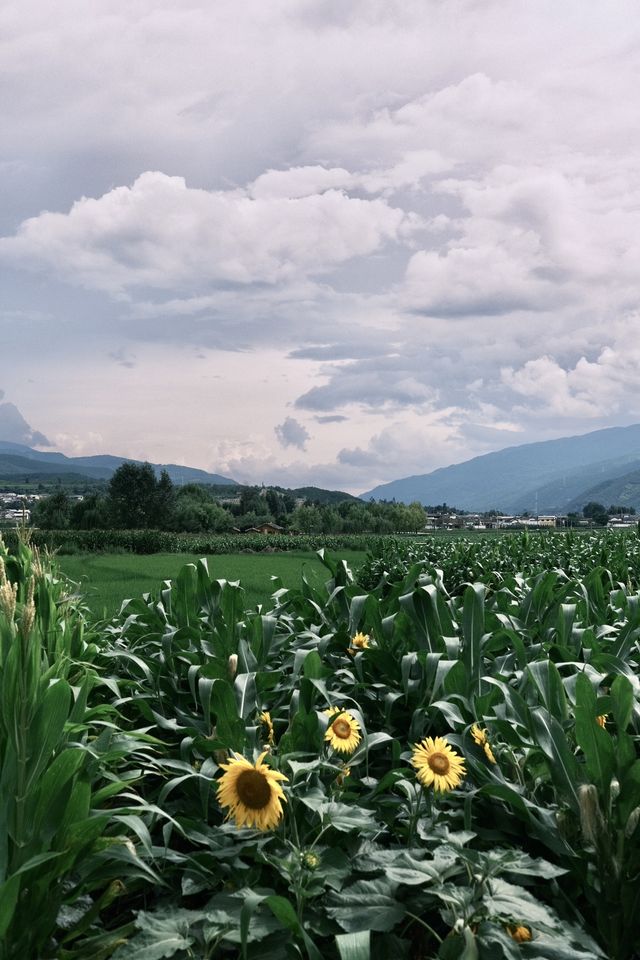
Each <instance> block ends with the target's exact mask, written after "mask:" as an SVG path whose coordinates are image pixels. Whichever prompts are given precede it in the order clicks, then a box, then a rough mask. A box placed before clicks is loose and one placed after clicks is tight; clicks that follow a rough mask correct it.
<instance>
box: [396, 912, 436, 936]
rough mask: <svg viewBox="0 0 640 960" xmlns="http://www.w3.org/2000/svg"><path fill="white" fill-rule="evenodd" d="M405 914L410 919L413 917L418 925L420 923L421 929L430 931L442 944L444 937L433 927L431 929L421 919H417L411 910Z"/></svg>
mask: <svg viewBox="0 0 640 960" xmlns="http://www.w3.org/2000/svg"><path fill="white" fill-rule="evenodd" d="M405 913H406V915H407V916H408V917H411V919H412V920H415V921H416V923H419V924H420V926H421V927H424V928H425V930H428V931H429V933H430V934H431V936H432V937H435V938H436V940H437V941H438V943H442V937H440V936H438V934H437V933H436V932H435V930H434V929H433V927H430V926H429V924H428V923H426V922H425V921H424V920H423V919H422V918H421V917H417V916H416V915H415V913H411V912H410V911H409V910H405Z"/></svg>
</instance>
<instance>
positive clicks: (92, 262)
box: [0, 172, 407, 294]
mask: <svg viewBox="0 0 640 960" xmlns="http://www.w3.org/2000/svg"><path fill="white" fill-rule="evenodd" d="M406 222H407V217H406V215H405V214H404V213H403V211H402V210H400V209H397V208H394V207H391V206H389V205H388V204H387V203H386V202H385V201H384V200H380V199H374V200H363V199H359V198H357V197H349V196H347V195H346V194H344V193H342V192H340V191H337V190H328V191H327V192H325V193H323V194H313V195H311V196H302V197H298V198H296V199H289V198H286V197H285V198H282V197H271V196H268V197H259V198H253V197H250V196H248V195H247V194H246V193H245V192H244V191H240V190H228V191H222V190H217V191H211V190H201V189H195V188H193V187H188V186H187V184H186V182H185V180H184V178H183V177H170V176H166V175H165V174H163V173H159V172H147V173H144V174H142V175H141V176H140V177H138V178H137V179H136V181H135V182H134V183H133V184H132V186H131V187H116V188H115V189H114V190H111V191H110V192H109V193H106V194H104V195H103V196H101V197H98V198H97V199H92V198H87V197H83V198H82V199H81V200H78V201H76V202H75V203H74V204H73V206H72V208H71V210H70V211H69V213H68V214H61V213H50V212H45V213H42V214H40V215H39V216H38V217H33V218H30V219H29V220H26V221H24V222H23V223H22V224H21V225H20V228H19V230H18V231H17V233H16V234H15V236H13V237H5V238H3V239H1V240H0V257H4V258H8V259H10V260H12V261H16V262H18V263H24V264H26V265H36V266H37V265H42V266H45V267H48V268H49V269H52V270H54V271H56V272H58V273H59V274H60V275H62V276H63V277H65V279H67V280H69V281H71V282H73V283H77V284H80V285H83V286H87V287H90V288H94V289H98V290H104V291H106V292H109V293H112V294H121V293H123V292H125V291H126V290H128V289H129V288H131V287H134V288H136V287H137V288H142V287H152V288H157V289H160V290H176V289H177V290H183V289H192V288H193V287H194V286H196V287H201V288H202V287H205V288H206V286H207V285H210V284H222V285H224V284H237V285H240V286H245V285H248V284H257V283H266V284H275V283H279V282H283V281H290V280H292V279H295V278H297V277H299V276H302V277H303V276H305V275H307V274H308V275H318V274H322V273H325V272H326V271H328V270H330V269H331V268H332V267H333V266H335V265H336V264H341V263H343V262H345V261H347V260H349V259H351V258H352V257H358V256H365V255H367V254H371V253H373V252H375V251H376V250H378V249H379V248H380V247H381V246H382V245H383V244H384V243H385V242H387V241H391V240H395V239H397V238H398V236H399V234H400V231H401V229H402V227H403V224H405V223H406Z"/></svg>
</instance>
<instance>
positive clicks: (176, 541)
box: [3, 530, 379, 555]
mask: <svg viewBox="0 0 640 960" xmlns="http://www.w3.org/2000/svg"><path fill="white" fill-rule="evenodd" d="M3 536H4V539H5V542H6V543H7V545H8V546H11V547H15V546H16V545H17V543H18V540H19V536H20V534H19V532H18V531H17V530H12V531H6V532H4V533H3ZM30 536H31V542H32V543H33V544H34V545H35V546H38V547H47V548H48V549H50V550H57V551H59V552H60V553H85V552H91V553H92V552H96V553H99V552H123V551H128V552H131V553H140V554H145V553H147V554H148V553H201V554H208V555H211V554H217V553H239V552H243V551H246V552H255V553H258V552H262V551H267V552H271V551H276V550H277V551H286V550H320V549H321V548H322V547H325V548H326V549H328V550H332V551H339V550H368V549H369V547H370V546H372V545H373V544H374V543H375V542H377V540H378V539H379V538H377V537H372V536H366V535H360V534H341V535H325V534H318V535H306V534H305V535H303V534H286V535H285V534H264V533H255V534H252V533H242V534H211V533H170V532H166V531H162V530H34V531H32V532H31V534H30Z"/></svg>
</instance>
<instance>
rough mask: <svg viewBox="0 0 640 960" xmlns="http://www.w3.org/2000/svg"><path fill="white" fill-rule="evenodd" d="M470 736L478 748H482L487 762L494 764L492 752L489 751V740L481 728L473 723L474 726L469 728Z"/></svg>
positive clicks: (494, 759)
mask: <svg viewBox="0 0 640 960" xmlns="http://www.w3.org/2000/svg"><path fill="white" fill-rule="evenodd" d="M471 736H472V737H473V739H474V740H475V742H476V743H477V744H478V746H479V747H482V749H483V750H484V755H485V757H486V758H487V760H488V761H489V762H490V763H496V762H497V761H496V758H495V757H494V755H493V750H492V749H491V746H490V744H489V740H488V738H487V731H486V730H483V729H482V727H479V726H478V724H477V723H474V725H473V726H472V727H471Z"/></svg>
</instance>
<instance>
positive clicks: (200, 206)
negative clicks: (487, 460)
mask: <svg viewBox="0 0 640 960" xmlns="http://www.w3.org/2000/svg"><path fill="white" fill-rule="evenodd" d="M26 3H27V6H26V8H25V5H24V3H21V4H18V3H17V0H8V5H7V9H6V12H5V21H4V24H3V26H4V28H5V33H6V36H7V38H8V43H7V45H6V46H7V49H6V54H7V55H6V57H5V58H4V61H3V70H4V71H5V76H6V79H7V82H8V85H9V86H10V88H11V91H12V95H11V96H10V97H7V98H5V102H4V103H3V131H4V132H5V139H6V140H7V142H8V143H10V144H11V149H12V157H11V158H9V159H8V161H7V162H6V163H4V164H3V166H2V174H3V175H2V177H1V178H0V193H1V194H2V197H3V203H2V204H0V210H1V211H2V214H1V215H2V218H3V219H2V225H0V232H2V234H3V235H4V236H3V238H2V239H0V259H1V260H2V262H3V265H4V266H5V267H7V268H8V269H7V277H8V283H7V284H6V285H4V286H3V293H6V294H7V296H6V307H5V308H4V312H3V313H2V316H0V323H2V325H3V338H2V342H3V359H4V356H5V355H6V356H7V357H9V358H10V359H11V360H12V363H11V376H12V377H13V380H12V381H9V380H7V381H5V386H8V387H10V389H11V395H12V396H14V395H15V388H16V385H17V384H19V383H20V382H21V381H22V382H24V381H25V377H24V376H23V374H24V373H25V371H26V370H27V369H29V365H31V367H32V368H33V375H34V376H37V378H38V379H40V380H42V378H43V377H44V378H46V375H47V372H46V369H45V364H46V363H48V362H50V356H51V353H50V350H49V349H48V348H49V346H55V348H56V357H59V358H60V359H59V362H60V377H59V378H58V379H59V382H62V383H64V384H69V387H68V390H69V392H71V391H72V390H73V384H74V383H77V380H78V377H79V375H80V373H79V371H81V370H82V369H83V368H85V367H86V357H85V356H82V357H81V351H82V349H83V347H82V345H81V344H82V343H83V342H84V344H85V347H84V349H85V350H86V351H87V352H89V351H90V349H91V346H92V345H95V350H94V352H95V353H96V354H98V355H99V357H100V360H101V363H102V366H101V368H100V369H99V370H98V369H96V377H98V376H100V375H103V376H104V377H105V378H107V379H109V381H110V382H111V383H112V384H113V390H112V393H113V395H120V394H121V392H122V381H123V379H127V380H133V378H132V377H130V376H129V374H128V373H127V372H126V371H123V370H122V369H121V367H122V365H123V364H124V365H125V366H126V365H127V364H128V363H131V362H132V359H131V358H132V357H138V358H140V360H139V362H138V366H137V369H136V378H138V377H140V378H142V377H143V375H144V374H143V368H144V369H146V368H145V366H144V362H143V357H144V347H145V346H149V345H153V346H155V345H159V352H160V353H161V354H162V357H163V359H162V361H159V362H158V369H159V370H161V369H165V367H163V364H165V365H166V367H167V368H170V369H173V366H172V365H173V364H175V354H176V352H177V350H178V349H179V348H180V347H181V346H182V345H184V344H188V345H189V346H190V347H191V348H193V347H196V348H201V347H202V348H214V347H215V348H219V349H220V350H225V351H227V356H228V357H229V358H231V357H233V366H234V370H236V368H238V370H239V371H240V372H239V373H238V376H239V377H240V378H241V379H242V375H243V373H244V375H245V377H246V370H244V371H243V369H242V368H243V366H244V367H246V368H249V367H251V370H252V371H253V370H264V374H262V373H261V375H263V376H264V378H265V379H267V378H269V377H271V378H272V382H271V384H270V385H269V390H270V392H271V393H272V394H274V393H276V392H277V391H276V389H275V388H276V387H277V388H278V389H279V391H280V392H278V401H277V405H276V404H275V403H274V406H273V408H270V413H269V416H268V417H267V416H264V411H263V409H262V408H260V414H261V416H260V418H258V417H257V416H256V408H257V407H256V405H257V404H258V403H259V402H261V401H258V400H255V399H252V398H251V397H249V396H247V398H246V411H245V412H244V413H243V410H237V411H234V427H233V429H234V430H235V431H236V432H237V433H239V435H241V436H246V435H247V433H252V448H251V450H247V449H244V448H243V449H242V450H237V451H236V453H231V452H230V453H229V454H228V459H229V461H230V462H233V463H235V464H236V465H237V466H238V469H239V470H243V471H245V473H244V474H243V475H244V476H245V477H249V473H250V471H251V470H254V471H255V474H256V477H257V478H260V475H261V471H262V467H261V463H262V464H264V469H265V470H266V469H267V467H268V468H269V470H273V471H274V476H275V475H280V474H278V473H277V471H278V469H279V468H280V466H282V465H281V464H280V465H279V464H278V463H277V462H276V461H275V460H273V459H269V457H271V458H273V457H275V454H274V453H273V446H274V444H273V433H272V431H273V429H274V424H276V423H277V421H278V419H281V416H282V414H281V411H282V409H285V408H287V405H290V406H289V409H293V410H294V411H296V410H297V411H309V415H310V416H313V418H314V420H315V421H316V422H317V423H321V424H322V425H323V429H322V430H321V431H314V433H317V434H318V436H314V437H313V438H304V437H303V438H302V439H300V434H298V445H297V444H296V443H295V442H289V443H288V445H286V444H283V441H282V438H280V448H281V449H279V450H278V454H279V456H280V457H281V458H285V455H286V456H289V455H291V456H293V455H296V456H297V450H298V449H300V450H302V449H304V452H305V454H306V457H305V458H302V457H300V458H299V462H298V461H297V462H296V463H297V466H295V470H296V471H297V476H298V477H299V478H302V477H303V476H307V474H305V470H307V468H309V469H311V468H310V467H309V464H308V463H306V460H307V459H311V458H313V459H314V461H315V466H314V467H313V469H316V470H317V471H318V474H317V477H318V479H319V478H320V477H322V478H324V480H325V481H328V480H329V479H330V478H331V477H333V481H334V482H336V483H339V478H340V477H343V478H346V482H347V483H348V484H349V486H350V488H351V489H353V488H355V487H357V486H358V479H357V477H358V470H360V471H366V472H367V484H368V483H369V479H371V480H372V481H373V480H374V479H375V481H379V480H382V479H389V478H391V477H393V476H394V475H395V476H397V475H398V474H399V473H401V472H404V471H405V470H407V471H408V470H413V471H415V472H421V471H422V470H424V469H427V468H428V466H429V465H434V464H437V462H438V460H439V461H440V462H441V463H445V462H451V461H452V460H453V459H462V458H464V456H465V455H473V454H474V453H477V452H483V449H484V448H485V447H487V446H491V445H494V446H495V445H500V444H502V445H506V444H507V443H508V442H511V441H512V439H513V437H518V438H523V437H526V439H540V438H543V437H544V436H546V435H553V434H554V432H555V434H556V435H557V434H558V432H559V431H560V432H564V431H566V432H573V433H575V432H580V431H581V430H586V429H590V428H592V427H594V426H595V425H598V426H601V425H607V423H616V422H620V421H621V420H623V419H625V418H629V417H633V416H638V415H640V409H638V399H637V397H638V390H637V382H638V379H637V378H638V373H639V372H640V371H639V369H638V365H639V364H638V360H639V358H638V356H637V354H636V350H635V347H634V344H635V342H636V340H637V331H638V323H639V321H638V316H637V313H636V312H635V311H636V310H637V304H638V302H639V301H640V283H639V281H638V275H637V263H638V259H639V254H640V249H639V246H640V241H638V239H637V238H638V237H640V187H638V184H639V183H640V164H639V162H638V156H640V128H639V127H638V125H637V123H636V122H635V119H636V113H637V109H636V103H635V98H634V95H633V91H634V90H635V86H636V78H637V71H638V69H639V67H640V53H639V51H640V47H638V44H637V43H636V41H635V37H634V34H633V30H632V29H631V28H630V27H629V24H630V23H633V22H634V20H633V17H634V14H635V13H636V8H635V3H634V2H632V0H620V2H619V3H617V4H616V5H615V9H614V10H613V11H612V10H611V9H609V8H607V9H606V10H605V9H604V7H600V6H599V5H595V4H593V5H585V4H584V3H580V2H579V0H568V3H567V4H566V5H562V7H561V8H559V7H558V4H557V3H553V2H552V0H541V2H540V3H538V4H535V5H530V6H527V7H526V9H524V8H523V5H522V4H521V3H518V2H516V0H505V2H501V3H497V2H493V0H491V2H483V3H478V2H477V0H456V2H455V3H449V4H445V3H442V2H440V0H402V2H401V0H397V2H396V0H389V2H378V0H354V2H353V3H350V4H346V5H345V4H344V3H339V2H337V0H336V2H334V0H301V2H291V0H273V2H272V3H270V4H264V3H262V2H260V0H249V2H247V3H246V4H245V5H241V6H240V7H238V5H237V4H234V3H233V2H232V0H219V2H218V3H216V12H215V16H214V15H212V12H211V8H210V6H207V5H203V4H201V3H198V2H191V0H186V2H185V3H181V4H178V3H177V2H175V0H167V2H163V3H161V4H158V3H157V2H154V0H140V2H137V3H136V4H135V10H134V9H132V6H131V4H128V3H126V2H125V0H113V2H112V3H110V4H109V9H108V11H107V10H100V11H98V12H96V10H95V9H93V8H89V7H87V5H86V4H83V3H82V2H81V0H70V2H69V3H68V4H65V5H63V7H62V8H58V7H55V8H54V7H51V5H47V4H45V3H44V0H26ZM630 29H631V32H630ZM25 63H29V64H31V65H34V66H32V67H30V69H29V70H25V68H24V64H25ZM398 63H402V70H398ZM45 77H46V78H47V85H46V96H44V97H43V96H42V89H43V78H45ZM275 92H277V96H275ZM154 171H163V172H154ZM41 211H45V212H41ZM14 268H15V269H14ZM25 269H26V270H28V271H31V270H33V271H39V272H40V275H39V276H38V277H37V281H36V282H33V277H32V276H30V275H29V274H25V273H24V270H25ZM61 281H62V282H61ZM79 287H84V288H85V289H84V290H80V289H78V288H79ZM43 304H44V305H45V307H46V310H44V311H43V309H42V307H43ZM92 307H96V309H92ZM83 328H84V329H85V330H86V336H85V337H84V338H81V337H78V335H77V334H78V330H79V329H83ZM36 342H37V343H38V344H41V345H45V344H46V346H47V349H43V350H42V351H41V353H42V356H40V355H38V352H37V351H34V350H33V349H28V348H27V346H26V344H27V343H30V344H33V343H36ZM267 347H268V348H269V349H271V350H273V351H275V352H276V353H277V354H278V357H279V358H280V360H281V361H282V363H281V365H280V364H279V365H278V372H277V373H276V372H274V370H273V368H272V367H270V368H269V369H267V366H268V365H267V364H264V363H263V364H260V362H259V353H260V351H264V350H265V349H267ZM230 351H234V353H233V354H231V353H230ZM109 356H110V360H111V361H115V362H110V361H109V359H108V358H109ZM81 361H82V362H81ZM57 362H58V361H57ZM154 370H155V368H154ZM285 371H286V372H285ZM29 375H31V373H30V374H29ZM147 375H149V374H147ZM149 376H150V375H149ZM154 376H156V374H155V373H154ZM118 378H120V379H118ZM162 379H163V378H162V377H161V376H158V380H159V381H162ZM263 386H265V390H266V389H267V385H263ZM145 387H146V388H147V392H148V387H149V381H146V382H144V383H143V382H142V381H141V383H140V389H141V391H142V390H143V389H144V388H145ZM118 391H120V393H118ZM63 393H64V390H63V389H58V388H55V389H51V390H49V392H48V399H47V403H48V409H50V411H51V416H52V418H53V417H55V416H57V417H58V420H59V424H60V427H61V428H63V429H64V431H65V435H68V436H79V434H80V432H81V431H80V428H79V427H78V426H77V424H76V425H74V423H73V422H72V421H73V420H74V418H75V419H76V421H77V420H78V419H79V418H80V413H79V412H78V409H77V405H74V403H73V402H71V401H67V402H66V404H65V402H64V401H63V400H62V399H61V397H62V395H63ZM261 396H264V395H261ZM18 402H19V403H21V402H22V401H21V399H20V398H18ZM186 403H187V401H186V400H184V399H183V400H182V401H181V404H176V405H175V409H174V412H173V415H174V416H175V425H176V426H175V427H174V430H173V434H174V436H177V435H178V432H179V429H178V427H179V425H180V424H181V423H182V422H184V420H185V417H184V410H185V409H186V407H185V404H186ZM56 404H57V408H56ZM29 409H33V402H32V401H30V407H29ZM209 409H213V410H215V411H216V413H215V414H212V415H211V416H212V418H214V417H217V419H216V420H215V423H214V422H213V421H212V422H211V423H209V422H208V423H207V430H208V431H211V433H215V435H216V437H217V438H218V441H219V442H220V443H222V442H223V441H222V440H221V439H220V438H222V437H225V436H226V433H227V432H228V431H229V429H230V428H229V426H228V422H229V418H228V417H226V419H225V412H224V404H222V403H218V404H216V397H213V396H212V397H209ZM56 410H57V413H56ZM218 411H219V412H218ZM345 411H346V413H345ZM347 414H348V419H346V415H347ZM439 414H441V415H442V417H441V419H440V420H438V415H439ZM95 415H96V416H98V415H100V416H101V417H102V420H101V422H100V423H99V424H96V425H95V429H96V430H98V429H99V430H100V433H101V434H102V435H103V437H104V443H105V444H108V443H109V436H113V430H114V427H113V425H112V420H113V418H112V417H111V416H110V411H109V410H108V409H106V410H105V411H103V412H102V413H99V411H98V410H97V408H96V414H95ZM242 417H244V421H243V424H241V423H240V421H241V420H242ZM416 418H419V419H420V418H422V421H423V425H424V427H425V430H426V429H427V428H428V431H429V432H428V435H427V434H426V433H425V434H422V433H421V432H420V427H419V426H418V425H417V424H416V422H415V420H416ZM425 418H426V419H425ZM430 418H431V419H430ZM433 418H435V419H433ZM65 420H67V421H68V423H66V422H64V421H65ZM384 420H386V421H387V422H386V423H385V422H383V421H384ZM432 420H433V423H432ZM258 421H259V422H261V423H262V424H263V426H262V432H260V431H255V432H256V435H255V436H253V432H254V430H255V428H254V425H255V423H256V422H258ZM288 421H292V422H293V423H294V424H295V423H297V422H298V421H296V420H294V418H288V419H287V420H285V421H284V424H283V423H281V424H280V425H279V427H278V428H277V429H278V430H283V429H284V426H285V424H287V422H288ZM50 423H51V424H52V426H53V427H54V429H56V427H55V424H56V421H55V419H50V420H47V432H48V433H49V434H51V433H52V432H53V430H50V429H49V424H50ZM167 423H168V424H169V430H171V424H170V423H169V421H167ZM434 423H435V424H437V427H436V426H434V425H433V424H434ZM390 424H393V432H392V433H391V432H385V431H387V427H388V426H389V427H390ZM300 426H301V427H302V430H305V429H306V428H305V427H304V426H302V425H301V424H300ZM82 429H86V424H83V427H82ZM67 431H69V433H68V434H67ZM200 431H201V428H200ZM349 431H351V439H350V438H349V436H350V434H349ZM403 433H404V434H406V436H407V438H409V440H408V442H407V443H406V444H404V445H403V444H402V443H401V441H400V439H399V438H400V436H401V435H402V434H403ZM60 435H61V436H62V434H60ZM285 435H286V431H285ZM421 438H422V439H421ZM425 438H426V439H425ZM201 439H202V438H201V432H200V433H199V428H198V427H197V426H194V427H193V430H192V431H191V432H190V433H189V437H188V439H187V438H185V440H184V443H185V449H187V446H186V445H187V443H190V444H191V449H192V450H193V451H194V458H193V462H194V463H195V462H196V459H195V457H196V456H199V455H200V450H201V447H202V442H201ZM227 439H228V438H227ZM129 440H130V442H131V443H132V444H134V443H135V437H132V438H129ZM436 441H437V442H436ZM69 442H70V441H69ZM225 442H226V441H225ZM229 442H231V441H229ZM300 443H301V444H302V445H301V446H300V445H299V444H300ZM229 449H230V448H229ZM385 450H386V455H385ZM256 451H260V454H259V455H258V454H257V453H256ZM338 455H340V459H339V460H337V457H338ZM261 457H262V458H263V459H262V460H261V459H260V458H261ZM336 464H337V466H336ZM203 465H204V464H203ZM282 469H288V467H287V465H286V464H285V465H284V467H282ZM292 469H294V467H293V465H292ZM376 471H377V472H378V476H376V477H375V478H373V473H374V472H376ZM220 472H225V471H220ZM226 472H230V473H232V475H233V470H231V469H229V470H227V471H226ZM369 473H371V475H372V476H371V478H370V477H369V476H368V474H369ZM308 479H309V481H310V482H313V478H312V477H311V476H308ZM367 484H365V483H362V484H361V487H364V486H366V485H367ZM342 485H345V484H342Z"/></svg>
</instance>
